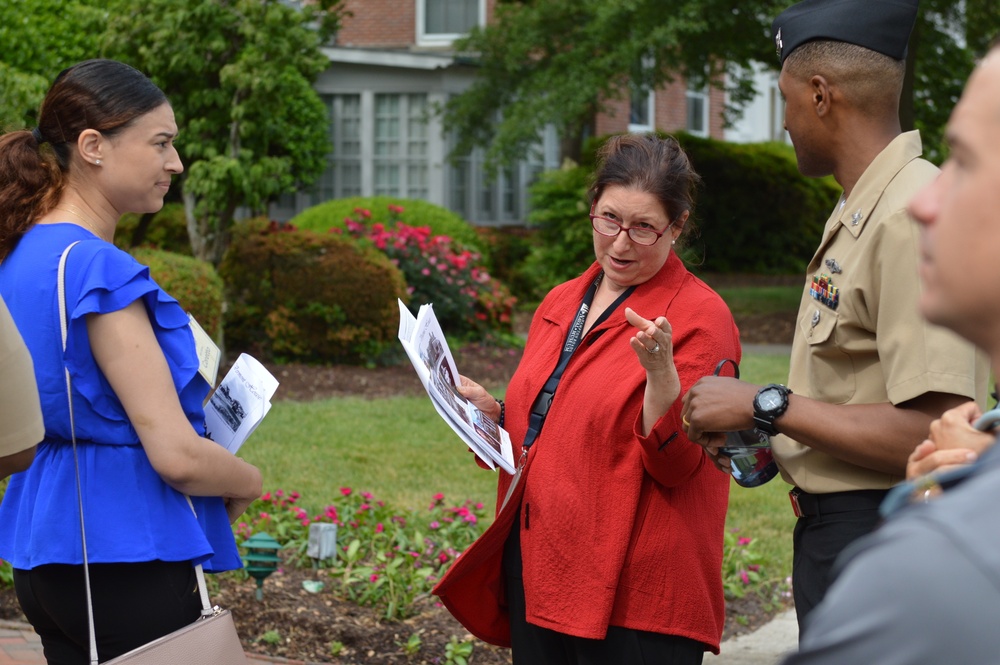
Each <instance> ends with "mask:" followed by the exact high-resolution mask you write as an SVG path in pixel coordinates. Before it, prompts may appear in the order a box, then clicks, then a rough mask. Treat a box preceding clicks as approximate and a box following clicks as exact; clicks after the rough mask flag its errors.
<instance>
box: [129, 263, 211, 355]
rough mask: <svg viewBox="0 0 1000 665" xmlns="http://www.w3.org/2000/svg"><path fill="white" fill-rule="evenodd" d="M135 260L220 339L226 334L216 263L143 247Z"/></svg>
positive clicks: (202, 325)
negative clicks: (213, 264)
mask: <svg viewBox="0 0 1000 665" xmlns="http://www.w3.org/2000/svg"><path fill="white" fill-rule="evenodd" d="M131 254H132V256H134V257H135V260H136V261H138V262H139V263H141V264H143V265H144V266H149V274H150V275H151V276H152V277H153V279H154V280H156V283H157V284H159V285H160V288H162V289H163V290H164V291H166V292H167V293H169V294H170V295H172V296H173V297H174V298H177V302H179V303H180V304H181V307H183V308H184V309H185V310H186V311H187V312H188V313H189V314H191V316H193V317H194V318H195V320H196V321H198V323H199V324H200V325H201V327H202V328H204V329H205V332H207V333H208V334H209V335H211V337H212V339H214V340H215V341H216V342H219V341H221V333H222V292H223V288H222V279H221V278H220V277H219V274H218V273H217V272H215V268H213V267H212V264H210V263H207V262H205V261H199V260H198V259H196V258H194V257H191V256H184V255H183V254H175V253H174V252H167V251H164V250H160V249H151V248H148V247H140V248H136V249H133V250H132V251H131Z"/></svg>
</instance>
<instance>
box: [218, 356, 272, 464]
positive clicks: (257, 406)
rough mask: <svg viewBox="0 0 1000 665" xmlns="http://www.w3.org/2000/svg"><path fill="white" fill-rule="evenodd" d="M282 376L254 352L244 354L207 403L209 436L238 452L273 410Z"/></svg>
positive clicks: (228, 448)
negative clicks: (279, 379)
mask: <svg viewBox="0 0 1000 665" xmlns="http://www.w3.org/2000/svg"><path fill="white" fill-rule="evenodd" d="M277 389H278V380H277V379H275V378H274V376H273V375H272V374H271V373H270V372H268V371H267V368H265V367H264V366H263V365H261V364H260V362H259V361H257V359H255V358H254V357H253V356H249V355H247V354H245V353H242V354H240V357H239V358H237V359H236V362H235V363H233V366H232V367H231V368H230V369H229V372H228V373H227V374H226V377H225V378H224V379H222V383H220V384H219V387H218V388H216V389H215V392H214V393H212V397H211V399H209V400H208V404H206V405H205V430H206V436H207V437H208V438H210V439H212V440H213V441H215V442H216V443H218V444H219V445H221V446H222V447H223V448H225V449H226V450H228V451H229V452H231V453H233V454H234V455H235V454H236V451H237V450H239V449H240V446H242V445H243V442H244V441H246V440H247V437H249V436H250V435H251V434H253V431H254V430H255V429H257V425H259V424H260V421H262V420H263V419H264V416H266V415H267V412H268V411H270V410H271V398H272V397H274V391H276V390H277Z"/></svg>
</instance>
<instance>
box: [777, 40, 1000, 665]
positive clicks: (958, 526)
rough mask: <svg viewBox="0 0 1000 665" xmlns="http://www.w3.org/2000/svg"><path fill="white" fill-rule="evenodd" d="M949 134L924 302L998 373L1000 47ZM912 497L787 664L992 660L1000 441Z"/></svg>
mask: <svg viewBox="0 0 1000 665" xmlns="http://www.w3.org/2000/svg"><path fill="white" fill-rule="evenodd" d="M947 139H948V143H949V144H950V146H951V155H950V157H949V158H948V161H947V162H945V164H944V167H943V170H942V172H941V176H940V177H939V178H938V179H937V180H936V181H935V182H933V183H932V184H930V185H928V186H927V187H926V188H924V189H923V190H922V191H921V192H920V193H919V195H918V196H917V197H916V198H915V199H914V200H913V202H912V203H911V204H910V211H911V213H912V214H913V216H914V217H916V219H917V220H918V221H919V223H920V225H921V249H922V259H921V264H920V277H921V280H922V282H923V285H924V291H923V293H922V295H921V297H920V309H921V311H922V313H923V314H924V315H925V316H926V317H927V319H928V320H930V321H932V322H934V323H938V324H940V325H943V326H947V327H948V328H950V329H952V330H954V331H956V332H957V333H959V334H960V335H962V336H963V337H965V338H966V339H968V340H970V341H971V342H973V343H974V344H976V345H977V346H980V347H982V348H983V349H985V350H986V351H987V352H988V353H989V355H990V358H991V359H992V361H993V367H994V371H998V370H1000V290H998V289H996V288H992V285H996V284H998V283H1000V262H998V261H997V255H998V252H1000V47H998V46H996V45H995V46H994V47H993V48H992V49H991V51H990V53H989V55H988V56H987V57H986V58H985V59H984V60H983V61H982V62H981V63H980V64H979V66H978V67H977V68H976V70H975V71H974V72H973V74H972V77H971V78H970V79H969V83H968V85H967V86H966V89H965V93H964V94H963V96H962V99H961V100H960V101H959V103H958V106H956V107H955V111H954V113H953V114H952V117H951V121H950V122H949V124H948V132H947ZM952 461H961V459H957V460H952ZM929 489H931V490H932V491H931V492H929V493H927V494H928V496H933V495H934V494H936V493H937V492H938V491H940V488H937V487H932V488H929ZM914 496H915V498H917V499H918V503H916V504H915V505H909V506H907V507H905V508H902V509H901V510H899V511H898V512H896V513H895V514H894V515H892V516H891V518H890V519H889V521H888V522H887V523H886V524H885V525H884V526H883V527H881V528H880V529H879V530H878V531H877V532H876V533H875V534H873V535H871V536H869V537H868V538H866V539H864V540H862V541H860V542H859V543H857V545H856V546H855V547H853V548H852V549H851V551H850V552H849V553H848V554H845V557H844V561H842V562H840V564H839V565H838V567H840V568H842V570H843V572H842V573H841V574H840V575H839V577H838V579H837V581H836V583H835V584H834V585H833V587H832V588H831V589H830V593H829V595H828V596H827V598H826V600H824V601H823V603H822V604H821V605H820V606H819V607H818V608H817V609H816V611H815V612H814V613H813V615H812V616H811V617H810V620H809V625H808V627H807V630H806V631H805V633H804V635H803V636H802V639H801V651H800V653H799V654H797V655H794V656H792V657H790V658H789V659H788V660H786V661H785V665H825V664H827V663H829V664H830V665H833V664H834V663H836V664H838V665H840V664H842V663H869V662H878V663H880V664H883V665H886V664H889V665H917V664H927V665H930V664H931V663H934V664H939V663H995V662H997V658H998V654H1000V631H998V630H997V623H996V607H997V606H998V604H1000V530H998V529H997V523H996V515H995V507H996V506H997V505H998V504H1000V446H993V447H991V448H989V449H988V450H986V451H985V452H983V453H982V456H981V457H980V458H979V461H978V462H977V463H976V464H975V465H973V466H972V467H970V473H969V474H968V475H967V476H966V477H965V478H964V479H962V480H961V481H957V483H956V484H955V485H954V486H953V487H950V488H946V489H944V491H943V493H942V494H941V495H940V496H939V497H938V498H929V499H928V500H927V502H926V503H923V502H922V501H923V499H924V496H925V494H924V493H921V492H916V493H915V495H914Z"/></svg>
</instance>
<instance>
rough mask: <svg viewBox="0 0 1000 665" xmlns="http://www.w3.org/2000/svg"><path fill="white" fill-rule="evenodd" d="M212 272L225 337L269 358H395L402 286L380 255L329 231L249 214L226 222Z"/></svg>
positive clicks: (231, 343) (371, 360) (346, 360)
mask: <svg viewBox="0 0 1000 665" xmlns="http://www.w3.org/2000/svg"><path fill="white" fill-rule="evenodd" d="M219 273H220V274H221V275H222V278H223V280H224V281H225V283H226V295H227V301H228V309H227V311H226V318H225V327H226V340H227V342H228V344H229V346H230V347H231V348H234V349H241V350H243V349H245V350H249V351H250V352H252V353H255V354H259V355H262V356H264V357H271V358H274V359H276V360H300V361H305V362H341V363H366V364H371V363H376V362H381V361H384V360H385V359H386V358H387V357H392V358H397V357H398V356H399V348H398V346H399V342H398V340H397V338H396V333H397V331H398V329H399V306H398V305H397V303H396V299H397V298H402V299H403V301H404V302H406V301H407V295H406V284H405V282H404V280H403V275H402V273H401V272H400V271H399V269H398V268H396V266H394V265H392V263H391V262H390V261H389V259H387V258H386V257H385V255H384V254H382V253H381V252H378V251H376V250H375V249H373V248H371V247H363V246H360V245H359V244H357V243H355V242H352V241H351V240H348V239H345V238H342V237H340V236H339V235H335V234H319V233H313V232H311V231H306V230H292V227H291V226H289V225H286V226H282V225H278V224H275V223H269V222H267V221H266V220H261V219H253V220H247V221H244V222H240V223H238V224H237V225H236V226H234V227H233V235H232V244H231V245H230V246H229V249H228V250H227V252H226V255H225V257H223V260H222V264H221V265H220V266H219Z"/></svg>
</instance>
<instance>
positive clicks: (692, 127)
mask: <svg viewBox="0 0 1000 665" xmlns="http://www.w3.org/2000/svg"><path fill="white" fill-rule="evenodd" d="M687 130H688V131H689V132H697V133H700V134H704V133H705V132H707V131H708V129H707V128H706V127H705V95H703V94H694V93H688V96H687Z"/></svg>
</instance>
